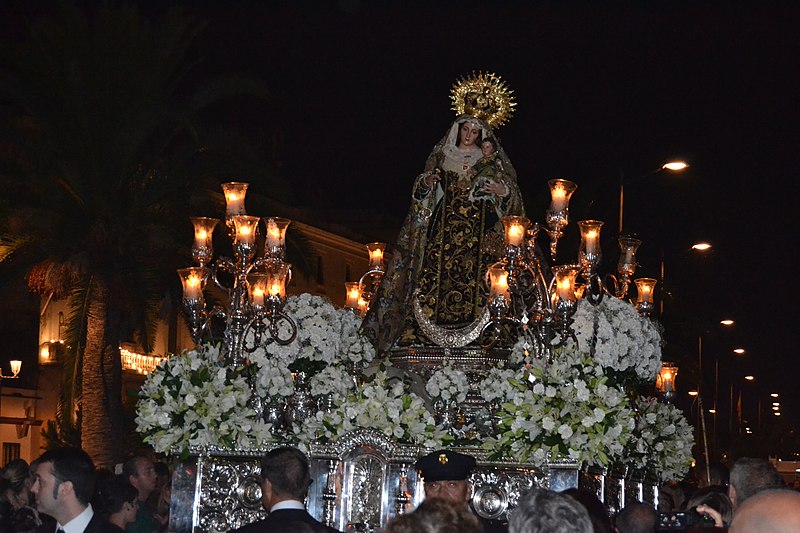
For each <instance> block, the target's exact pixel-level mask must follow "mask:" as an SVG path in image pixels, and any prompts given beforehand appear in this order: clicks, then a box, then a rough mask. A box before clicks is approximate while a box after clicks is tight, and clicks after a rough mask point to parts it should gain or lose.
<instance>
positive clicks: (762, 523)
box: [729, 489, 800, 533]
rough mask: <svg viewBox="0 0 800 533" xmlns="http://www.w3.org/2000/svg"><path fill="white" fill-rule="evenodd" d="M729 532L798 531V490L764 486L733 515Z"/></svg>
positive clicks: (780, 532) (799, 507)
mask: <svg viewBox="0 0 800 533" xmlns="http://www.w3.org/2000/svg"><path fill="white" fill-rule="evenodd" d="M729 531H730V532H731V533H796V532H797V531H800V493H797V492H796V491H793V490H789V489H767V490H763V491H761V492H759V493H758V494H756V495H754V496H753V497H751V498H748V499H747V501H746V502H745V503H744V504H742V505H741V506H740V507H739V509H738V510H737V511H736V514H735V515H734V517H733V522H732V523H731V527H730V529H729Z"/></svg>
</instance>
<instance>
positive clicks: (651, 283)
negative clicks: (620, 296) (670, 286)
mask: <svg viewBox="0 0 800 533" xmlns="http://www.w3.org/2000/svg"><path fill="white" fill-rule="evenodd" d="M634 283H636V291H637V296H636V302H637V303H641V304H652V303H653V292H655V287H656V283H657V282H656V280H655V279H653V278H639V279H636V280H634Z"/></svg>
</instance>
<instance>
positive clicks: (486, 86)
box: [450, 71, 517, 128]
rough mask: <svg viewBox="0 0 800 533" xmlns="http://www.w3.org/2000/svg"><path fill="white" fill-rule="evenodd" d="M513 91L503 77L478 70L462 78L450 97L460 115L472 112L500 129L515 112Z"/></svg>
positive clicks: (472, 114)
mask: <svg viewBox="0 0 800 533" xmlns="http://www.w3.org/2000/svg"><path fill="white" fill-rule="evenodd" d="M513 92H514V91H512V90H511V89H509V87H508V85H506V82H505V81H503V80H502V79H500V76H498V75H496V74H494V73H491V72H481V71H478V73H475V72H473V73H472V74H470V75H469V76H464V77H461V78H460V79H459V80H458V81H457V82H456V83H455V84H454V85H453V88H452V89H451V90H450V99H451V100H452V101H453V111H455V112H456V114H457V115H471V116H473V117H475V118H478V119H481V120H483V121H484V122H486V123H487V124H489V126H491V127H492V128H496V127H500V126H502V125H503V124H505V123H506V122H508V120H509V119H510V118H511V115H512V114H513V113H514V107H515V106H516V105H517V102H516V101H515V99H514V96H513V94H512V93H513Z"/></svg>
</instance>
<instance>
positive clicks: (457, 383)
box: [425, 361, 469, 403]
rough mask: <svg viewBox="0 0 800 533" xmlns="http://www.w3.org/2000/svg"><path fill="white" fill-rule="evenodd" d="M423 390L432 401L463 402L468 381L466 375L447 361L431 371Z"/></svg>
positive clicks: (465, 397)
mask: <svg viewBox="0 0 800 533" xmlns="http://www.w3.org/2000/svg"><path fill="white" fill-rule="evenodd" d="M425 390H426V391H427V393H428V394H429V395H430V397H431V399H432V400H434V401H444V402H450V401H455V402H457V403H463V402H464V400H466V399H467V391H468V390H469V381H467V375H466V374H465V373H464V372H463V371H461V370H458V369H457V368H453V365H452V364H451V363H450V362H449V361H447V362H445V364H444V365H442V367H441V368H439V369H438V370H436V371H435V372H433V374H431V377H430V378H429V379H428V383H426V384H425Z"/></svg>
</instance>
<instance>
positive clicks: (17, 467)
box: [2, 459, 31, 508]
mask: <svg viewBox="0 0 800 533" xmlns="http://www.w3.org/2000/svg"><path fill="white" fill-rule="evenodd" d="M2 477H3V479H5V480H6V481H7V482H8V489H7V492H8V495H9V500H10V501H11V504H12V505H13V506H14V507H15V508H18V507H21V506H24V505H28V504H29V500H30V490H31V476H30V467H29V466H28V463H27V462H26V461H25V460H24V459H14V460H13V461H11V462H10V463H8V464H7V465H6V466H4V467H3V470H2Z"/></svg>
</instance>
